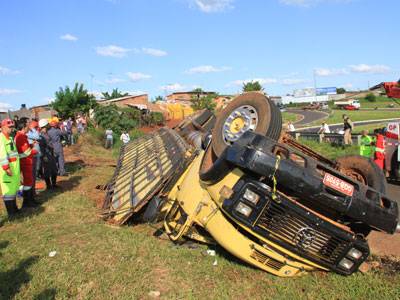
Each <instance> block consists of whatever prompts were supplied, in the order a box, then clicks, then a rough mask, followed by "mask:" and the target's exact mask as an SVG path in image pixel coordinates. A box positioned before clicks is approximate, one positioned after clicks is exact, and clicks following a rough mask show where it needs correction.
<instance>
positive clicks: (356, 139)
mask: <svg viewBox="0 0 400 300" xmlns="http://www.w3.org/2000/svg"><path fill="white" fill-rule="evenodd" d="M288 134H290V135H291V136H292V137H294V138H295V139H296V141H297V140H298V139H299V138H300V137H302V138H306V139H308V140H317V141H319V142H320V143H323V142H324V139H327V138H329V139H330V140H331V142H337V143H343V142H344V136H343V134H339V133H325V134H318V133H312V132H299V131H292V132H288ZM351 139H352V141H353V144H355V145H358V146H360V145H361V134H352V135H351Z"/></svg>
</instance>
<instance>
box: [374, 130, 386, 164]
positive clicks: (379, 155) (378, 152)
mask: <svg viewBox="0 0 400 300" xmlns="http://www.w3.org/2000/svg"><path fill="white" fill-rule="evenodd" d="M382 133H383V131H382V129H380V128H377V129H375V130H374V134H375V136H376V144H375V153H374V162H375V163H376V164H377V165H378V166H379V168H381V170H382V171H383V166H384V162H385V143H384V138H383V134H382Z"/></svg>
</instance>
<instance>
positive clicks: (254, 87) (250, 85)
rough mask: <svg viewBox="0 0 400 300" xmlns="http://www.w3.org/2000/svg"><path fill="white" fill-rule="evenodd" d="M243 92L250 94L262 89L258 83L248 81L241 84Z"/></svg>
mask: <svg viewBox="0 0 400 300" xmlns="http://www.w3.org/2000/svg"><path fill="white" fill-rule="evenodd" d="M242 89H243V92H252V91H263V90H264V88H263V87H262V86H261V84H260V83H259V82H258V81H254V82H253V80H252V81H250V82H247V83H243V88H242Z"/></svg>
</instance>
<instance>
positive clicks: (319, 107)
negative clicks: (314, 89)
mask: <svg viewBox="0 0 400 300" xmlns="http://www.w3.org/2000/svg"><path fill="white" fill-rule="evenodd" d="M318 109H320V110H323V109H329V105H328V103H326V102H320V103H319V105H318Z"/></svg>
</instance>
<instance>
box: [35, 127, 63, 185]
mask: <svg viewBox="0 0 400 300" xmlns="http://www.w3.org/2000/svg"><path fill="white" fill-rule="evenodd" d="M39 127H40V136H41V138H42V139H41V142H40V150H41V151H42V166H43V178H44V180H45V182H46V188H47V189H48V190H50V189H53V188H60V186H58V185H57V164H56V159H55V157H54V154H53V144H52V143H51V142H50V137H49V134H48V131H49V128H50V124H49V121H47V120H46V119H41V120H40V121H39Z"/></svg>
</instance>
